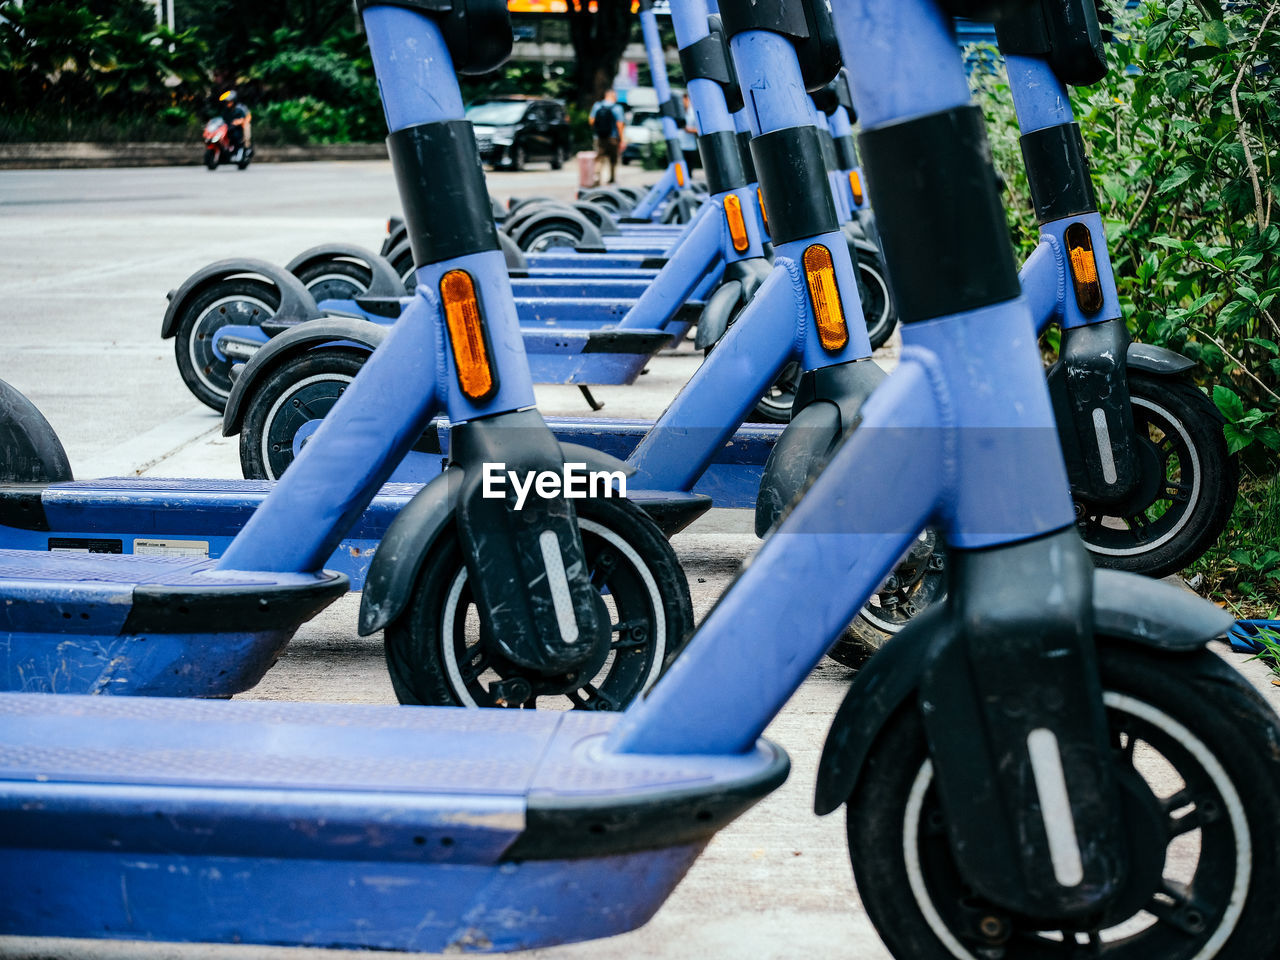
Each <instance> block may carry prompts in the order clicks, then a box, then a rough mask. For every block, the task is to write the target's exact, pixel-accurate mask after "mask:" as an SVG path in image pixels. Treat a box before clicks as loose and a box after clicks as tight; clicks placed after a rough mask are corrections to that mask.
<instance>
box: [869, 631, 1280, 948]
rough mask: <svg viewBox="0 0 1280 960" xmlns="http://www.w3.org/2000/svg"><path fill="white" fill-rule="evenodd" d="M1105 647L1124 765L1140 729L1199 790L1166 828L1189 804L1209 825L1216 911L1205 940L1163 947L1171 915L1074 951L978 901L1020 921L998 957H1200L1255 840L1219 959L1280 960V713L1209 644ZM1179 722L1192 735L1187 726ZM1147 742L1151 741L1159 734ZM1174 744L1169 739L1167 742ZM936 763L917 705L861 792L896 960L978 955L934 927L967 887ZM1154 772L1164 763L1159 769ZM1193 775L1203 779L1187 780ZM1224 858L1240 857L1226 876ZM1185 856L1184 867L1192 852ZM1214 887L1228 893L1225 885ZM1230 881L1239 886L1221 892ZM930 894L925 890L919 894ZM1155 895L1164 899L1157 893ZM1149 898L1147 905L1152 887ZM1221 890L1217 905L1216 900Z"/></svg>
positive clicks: (1204, 884)
mask: <svg viewBox="0 0 1280 960" xmlns="http://www.w3.org/2000/svg"><path fill="white" fill-rule="evenodd" d="M1099 652H1100V660H1101V671H1102V681H1103V688H1104V690H1106V691H1107V696H1108V698H1109V700H1110V702H1109V706H1108V716H1109V717H1110V719H1111V721H1112V724H1113V730H1116V734H1115V742H1116V746H1117V752H1116V757H1117V759H1118V761H1120V762H1123V760H1124V752H1123V750H1122V749H1121V739H1120V737H1121V735H1122V733H1124V732H1125V727H1127V731H1128V732H1129V733H1130V734H1133V733H1135V732H1136V733H1137V734H1138V736H1137V738H1136V739H1137V741H1138V742H1140V743H1141V744H1142V746H1143V748H1144V751H1149V750H1150V749H1155V750H1156V752H1157V753H1158V752H1159V750H1160V749H1161V746H1163V747H1164V748H1165V749H1171V750H1173V752H1174V755H1175V756H1174V758H1169V757H1167V756H1166V759H1176V760H1177V761H1178V762H1181V763H1182V764H1183V765H1184V766H1183V767H1182V768H1181V769H1180V768H1179V767H1178V766H1177V763H1175V764H1174V770H1175V771H1176V772H1177V773H1178V774H1180V775H1181V776H1182V777H1183V782H1184V783H1185V784H1188V785H1189V786H1188V790H1189V791H1190V792H1189V793H1188V796H1189V797H1190V799H1188V800H1186V801H1183V800H1182V798H1181V791H1179V793H1173V794H1171V795H1170V797H1171V799H1166V800H1164V802H1163V803H1162V812H1161V816H1162V817H1168V820H1166V821H1165V822H1166V823H1169V822H1171V821H1172V820H1173V817H1172V814H1173V813H1174V812H1175V810H1176V812H1178V813H1180V814H1181V812H1182V808H1183V807H1184V806H1187V805H1194V806H1193V809H1192V811H1191V812H1190V813H1187V814H1186V816H1189V817H1194V818H1196V819H1193V820H1191V821H1188V822H1189V823H1191V824H1193V825H1194V824H1200V826H1197V827H1196V828H1195V829H1196V830H1198V831H1199V834H1200V836H1199V841H1200V850H1199V854H1198V859H1197V862H1196V864H1195V869H1194V872H1193V875H1192V876H1191V877H1190V878H1189V884H1190V885H1189V889H1190V892H1191V894H1192V895H1193V896H1199V897H1202V898H1205V903H1204V906H1206V907H1211V908H1213V909H1212V910H1210V911H1207V912H1206V913H1205V914H1204V915H1203V916H1202V918H1201V920H1202V925H1203V926H1204V927H1205V928H1206V932H1204V933H1199V932H1189V933H1187V934H1185V935H1183V934H1178V935H1177V936H1174V937H1171V938H1167V939H1168V940H1169V941H1171V942H1163V943H1162V942H1157V940H1156V938H1157V937H1159V936H1160V934H1161V931H1162V930H1163V931H1165V932H1167V931H1168V930H1169V926H1168V924H1167V923H1166V922H1164V921H1163V920H1161V921H1157V922H1155V923H1153V924H1152V925H1151V926H1150V927H1148V928H1147V929H1146V930H1144V931H1140V932H1136V933H1132V934H1130V935H1129V936H1128V937H1127V938H1126V939H1117V940H1114V941H1112V942H1106V941H1104V942H1103V943H1102V945H1101V947H1100V949H1099V950H1098V951H1097V952H1096V953H1095V952H1090V951H1089V950H1087V949H1083V950H1081V951H1079V952H1071V953H1068V952H1065V951H1064V950H1063V949H1062V947H1063V944H1062V942H1061V941H1058V942H1048V943H1046V941H1045V938H1042V937H1033V936H1032V932H1033V931H1036V930H1039V931H1046V930H1048V931H1053V930H1054V926H1053V925H1051V921H1046V920H1043V919H1042V920H1040V921H1038V922H1036V921H1025V920H1023V919H1022V918H1019V917H1013V916H1009V915H1008V912H1007V911H999V910H997V909H995V908H990V910H988V908H987V907H986V906H985V905H984V904H983V903H982V902H981V900H980V898H978V897H976V895H975V896H970V897H968V903H967V906H968V909H969V910H970V916H971V917H972V916H974V915H975V913H976V915H980V916H982V915H986V914H988V913H989V912H990V913H993V914H995V915H996V916H997V917H1003V918H1005V919H1006V920H1007V921H1008V923H1009V925H1010V926H1011V927H1012V930H1013V937H1012V939H1010V940H1008V942H1006V943H1005V944H1004V949H1003V950H1002V951H1001V952H1000V953H999V956H1001V957H1003V958H1005V960H1040V958H1049V957H1065V956H1068V955H1069V956H1072V957H1075V956H1080V957H1084V956H1089V957H1093V956H1099V957H1107V958H1112V960H1189V958H1190V957H1192V956H1193V955H1194V954H1195V952H1196V950H1197V949H1198V947H1197V944H1200V945H1201V946H1203V945H1205V944H1207V943H1208V939H1207V938H1208V937H1209V936H1211V935H1212V934H1213V932H1214V931H1215V930H1217V929H1220V928H1223V927H1224V922H1223V917H1225V916H1227V915H1228V914H1227V912H1226V910H1225V908H1223V909H1219V907H1220V904H1221V901H1222V900H1223V898H1224V896H1225V895H1226V894H1230V893H1232V892H1234V891H1239V890H1240V880H1241V875H1242V873H1244V872H1245V870H1246V867H1245V865H1244V864H1243V861H1242V858H1240V857H1238V855H1237V853H1236V846H1235V844H1236V841H1237V839H1238V840H1239V841H1240V842H1241V845H1242V846H1243V845H1244V841H1245V839H1246V835H1247V842H1248V848H1249V850H1250V852H1251V857H1250V858H1249V860H1250V861H1251V866H1250V867H1249V868H1248V870H1247V876H1245V880H1246V881H1247V883H1248V890H1247V895H1245V896H1244V898H1243V901H1242V907H1241V912H1240V913H1239V914H1238V917H1237V920H1236V922H1235V924H1234V927H1231V928H1229V929H1227V930H1226V931H1225V932H1226V939H1225V942H1224V943H1223V944H1222V946H1221V947H1220V949H1218V950H1216V951H1213V952H1211V953H1208V954H1206V956H1212V957H1215V958H1216V960H1275V958H1277V957H1280V924H1277V923H1276V921H1275V916H1276V914H1275V891H1276V889H1277V885H1278V884H1280V830H1277V829H1276V828H1275V819H1276V811H1277V810H1280V762H1277V760H1276V757H1277V755H1278V754H1280V724H1278V723H1277V719H1276V715H1275V713H1274V712H1273V711H1272V710H1271V709H1270V707H1268V706H1267V704H1266V703H1265V702H1264V701H1263V700H1262V698H1261V697H1260V696H1259V695H1258V694H1257V693H1256V692H1255V691H1254V690H1253V689H1252V688H1250V687H1249V685H1248V684H1247V683H1246V682H1245V681H1244V680H1243V679H1242V678H1241V677H1240V675H1239V674H1238V673H1237V672H1236V671H1235V670H1234V669H1232V668H1231V667H1230V666H1228V665H1227V664H1226V663H1224V662H1223V661H1222V660H1221V659H1220V658H1218V657H1217V656H1216V655H1214V654H1212V653H1210V652H1208V651H1207V650H1200V651H1197V652H1196V653H1194V654H1180V655H1167V654H1166V655H1161V654H1159V653H1155V652H1152V651H1150V650H1147V649H1145V648H1141V647H1137V646H1133V645H1129V644H1125V643H1123V642H1121V641H1114V640H1113V641H1107V640H1105V639H1103V640H1102V642H1101V643H1100V645H1099ZM1117 696H1123V697H1127V698H1130V701H1131V702H1130V703H1125V702H1123V701H1120V700H1118V699H1117ZM1132 702H1136V703H1138V704H1142V705H1145V709H1146V710H1147V711H1154V713H1149V714H1148V717H1147V718H1145V719H1144V718H1142V717H1139V716H1137V714H1136V712H1135V711H1136V710H1137V709H1142V708H1135V707H1133V706H1132ZM1153 717H1154V719H1153ZM1170 721H1172V723H1173V724H1174V725H1177V726H1178V727H1179V728H1180V729H1177V730H1175V729H1174V727H1173V726H1170V723H1169V722H1170ZM1120 724H1124V725H1125V726H1119V725H1120ZM1148 736H1150V737H1151V740H1148V739H1146V738H1147V737H1148ZM1162 737H1163V743H1161V742H1159V741H1161V738H1162ZM1188 738H1189V739H1188ZM1153 740H1154V741H1157V742H1154V743H1153V742H1152V741H1153ZM1192 740H1194V741H1198V743H1199V745H1200V747H1201V748H1203V749H1204V750H1205V752H1206V754H1207V756H1208V757H1210V758H1211V759H1212V760H1215V761H1216V763H1217V764H1219V765H1220V767H1219V771H1218V772H1211V771H1209V770H1208V768H1207V767H1205V766H1203V765H1202V762H1201V761H1200V760H1199V759H1198V758H1196V757H1195V755H1194V753H1193V752H1191V751H1190V750H1188V749H1187V745H1189V744H1190V743H1191V742H1192ZM1140 755H1141V753H1140ZM1147 755H1148V756H1149V755H1150V754H1149V753H1148V754H1147ZM925 759H926V749H925V741H924V731H923V727H922V725H921V722H920V719H919V714H918V707H917V705H916V703H915V702H914V700H913V701H911V702H909V703H908V704H907V705H905V706H904V707H903V708H901V709H899V710H898V711H897V712H896V713H895V714H894V716H893V717H892V718H891V719H890V720H889V721H888V723H887V724H886V725H885V726H884V727H883V728H882V729H881V730H880V732H879V734H878V736H877V738H876V741H875V743H874V745H873V746H872V749H871V753H870V755H869V756H868V758H867V762H866V764H865V766H864V768H863V771H862V774H861V779H860V780H859V782H858V785H857V787H856V789H855V790H854V793H853V796H852V797H851V798H849V802H848V809H847V820H848V824H847V832H848V838H849V856H850V860H851V861H852V864H853V871H854V876H855V879H856V880H857V884H858V891H859V893H860V895H861V897H862V904H863V906H864V907H865V909H866V911H867V915H868V916H869V917H870V918H871V921H872V923H873V924H874V925H875V927H876V929H877V931H878V932H879V934H880V936H881V937H882V938H883V939H884V941H885V943H886V945H887V946H888V947H889V950H890V952H891V953H892V954H893V955H894V956H895V957H904V958H905V957H910V958H912V960H954V958H956V957H957V956H963V955H964V954H965V953H969V954H970V955H974V954H973V950H972V949H971V948H970V947H969V946H966V945H964V944H963V943H962V942H960V941H961V940H962V939H963V937H959V938H957V944H958V945H959V946H960V947H961V950H962V952H961V953H956V952H955V951H954V950H952V949H949V948H948V947H947V946H945V945H944V944H943V942H942V941H941V939H940V937H939V936H938V935H937V934H935V932H934V931H933V929H932V928H931V926H930V923H931V920H930V917H929V914H930V913H932V915H933V918H934V919H933V920H932V922H935V923H937V925H938V927H939V928H940V929H942V930H951V929H952V928H953V927H955V926H956V925H957V924H956V923H955V922H951V923H949V922H948V921H947V920H946V919H944V918H945V917H946V915H947V914H948V913H949V912H951V910H952V904H953V903H955V902H956V900H957V896H958V895H960V894H961V893H962V887H961V885H960V881H959V879H958V877H956V876H955V869H954V865H953V861H952V860H951V856H950V850H949V847H948V846H947V843H946V840H945V835H944V833H943V831H945V820H944V819H943V815H942V811H941V809H940V808H938V807H937V806H936V802H934V800H935V798H936V790H935V789H934V788H933V787H932V786H929V785H928V781H927V777H928V773H927V772H926V769H925V767H924V766H923V765H924V762H925ZM1147 769H1148V770H1149V771H1151V769H1152V768H1151V765H1150V762H1149V761H1148V766H1147ZM1188 774H1190V775H1191V776H1192V779H1191V780H1188V779H1187V775H1188ZM922 781H923V783H922ZM1223 784H1227V785H1229V788H1228V787H1223V786H1222V785H1223ZM913 788H915V789H916V791H917V793H916V797H917V798H919V797H920V796H921V795H923V800H922V802H921V801H919V800H918V799H913V795H912V791H913ZM1165 789H1168V787H1167V786H1166V788H1165ZM1232 793H1234V797H1232V796H1231V794H1232ZM909 819H910V820H913V821H914V822H916V823H918V824H919V825H920V827H919V829H908V826H907V824H908V821H909ZM1162 826H1164V824H1162ZM1172 830H1173V828H1169V827H1166V832H1165V834H1163V836H1166V837H1168V835H1169V833H1171V832H1172ZM1188 836H1190V834H1189V833H1188ZM921 841H923V843H922V842H921ZM1166 849H1167V847H1166ZM908 851H912V852H913V855H912V859H913V860H914V861H916V862H919V863H920V864H921V868H920V870H919V871H914V870H909V868H908V856H909V854H908ZM1224 851H1225V854H1226V858H1225V859H1226V860H1227V861H1228V862H1229V866H1228V867H1226V868H1225V873H1226V879H1225V881H1224V880H1223V876H1222V875H1223V873H1224V867H1223V863H1222V861H1223V859H1224ZM1179 859H1182V860H1184V861H1185V856H1184V857H1181V858H1179ZM1185 867H1186V864H1185V862H1184V863H1182V864H1181V865H1179V863H1178V862H1177V860H1171V861H1170V863H1167V864H1166V865H1165V866H1164V867H1163V868H1161V869H1162V871H1163V872H1162V876H1163V877H1165V878H1167V877H1168V872H1169V871H1170V870H1171V869H1178V870H1181V869H1183V868H1185ZM913 874H914V876H915V878H916V884H915V885H914V886H913V884H912V881H911V876H912V875H913ZM1202 874H1203V875H1202ZM1215 880H1216V881H1217V883H1218V889H1217V891H1214V888H1213V886H1212V884H1213V882H1214V881H1215ZM1224 882H1225V883H1226V884H1227V889H1226V890H1223V889H1222V885H1223V884H1224ZM917 889H919V890H920V891H922V892H921V895H920V898H919V899H918V897H917V894H916V890H917ZM1156 892H1157V891H1155V890H1152V891H1151V893H1152V895H1154V893H1156ZM1136 893H1137V895H1138V896H1139V897H1140V898H1143V899H1145V898H1146V891H1145V890H1139V891H1137V892H1136ZM1210 894H1213V900H1214V902H1212V903H1210V902H1208V898H1209V896H1210ZM1181 895H1182V894H1181V893H1179V896H1181ZM921 899H923V900H925V901H928V902H929V904H930V907H931V909H930V910H925V909H922V908H921V905H920V900H921ZM935 901H936V902H935ZM1138 902H1142V900H1141V899H1139V901H1138ZM1175 906H1176V901H1172V900H1171V901H1170V904H1169V905H1168V907H1165V908H1163V909H1164V910H1168V911H1169V912H1174V911H1172V910H1171V909H1170V908H1172V907H1175ZM977 911H980V913H977ZM1177 912H1178V913H1179V914H1180V918H1181V920H1182V922H1183V923H1191V924H1193V925H1194V919H1193V918H1192V917H1191V914H1190V912H1189V911H1188V908H1187V907H1185V906H1184V907H1183V908H1181V910H1179V911H1177ZM1135 915H1136V914H1135ZM1111 929H1114V922H1113V923H1112V926H1111ZM989 955H992V956H994V955H995V954H994V953H993V954H989Z"/></svg>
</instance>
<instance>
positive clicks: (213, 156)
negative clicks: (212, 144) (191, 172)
mask: <svg viewBox="0 0 1280 960" xmlns="http://www.w3.org/2000/svg"><path fill="white" fill-rule="evenodd" d="M204 168H205V169H206V170H208V171H210V172H213V171H214V170H217V169H218V153H217V151H216V150H206V151H205V152H204Z"/></svg>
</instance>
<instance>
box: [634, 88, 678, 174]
mask: <svg viewBox="0 0 1280 960" xmlns="http://www.w3.org/2000/svg"><path fill="white" fill-rule="evenodd" d="M683 93H684V91H683V90H679V89H676V90H672V91H671V96H672V97H674V98H675V101H676V103H680V102H681V99H680V98H681V95H682V94H683ZM624 96H625V98H626V99H625V101H624V102H623V107H624V108H625V109H626V114H627V122H626V134H627V145H626V147H625V148H624V149H623V151H622V162H623V163H630V162H631V161H632V160H639V161H641V162H643V161H644V160H645V159H646V158H648V157H650V156H652V155H653V146H654V144H656V143H662V142H663V140H664V138H663V136H662V114H660V113H658V92H657V91H656V90H654V89H653V87H634V88H632V89H631V90H627V91H625V92H624Z"/></svg>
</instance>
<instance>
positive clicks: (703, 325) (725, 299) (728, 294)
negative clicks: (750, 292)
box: [693, 280, 746, 350]
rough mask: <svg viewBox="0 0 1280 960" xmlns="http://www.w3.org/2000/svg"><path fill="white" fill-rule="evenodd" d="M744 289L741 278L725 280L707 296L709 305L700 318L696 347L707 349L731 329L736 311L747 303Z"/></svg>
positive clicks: (695, 339)
mask: <svg viewBox="0 0 1280 960" xmlns="http://www.w3.org/2000/svg"><path fill="white" fill-rule="evenodd" d="M742 290H743V284H742V281H741V280H725V281H723V282H721V284H720V286H718V287H716V289H715V292H714V293H712V294H711V296H710V297H708V298H707V305H706V306H705V307H703V308H702V315H701V316H700V317H699V318H698V332H697V333H696V334H695V336H694V340H693V345H694V346H695V347H697V348H698V349H699V350H706V349H707V348H709V347H712V346H714V345H715V344H717V343H719V342H720V338H721V337H723V336H724V332H725V331H726V330H728V329H729V321H730V320H731V319H733V315H734V312H735V311H736V310H737V309H738V307H739V306H740V305H742V304H744V303H746V298H745V297H744V296H743V295H742Z"/></svg>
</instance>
